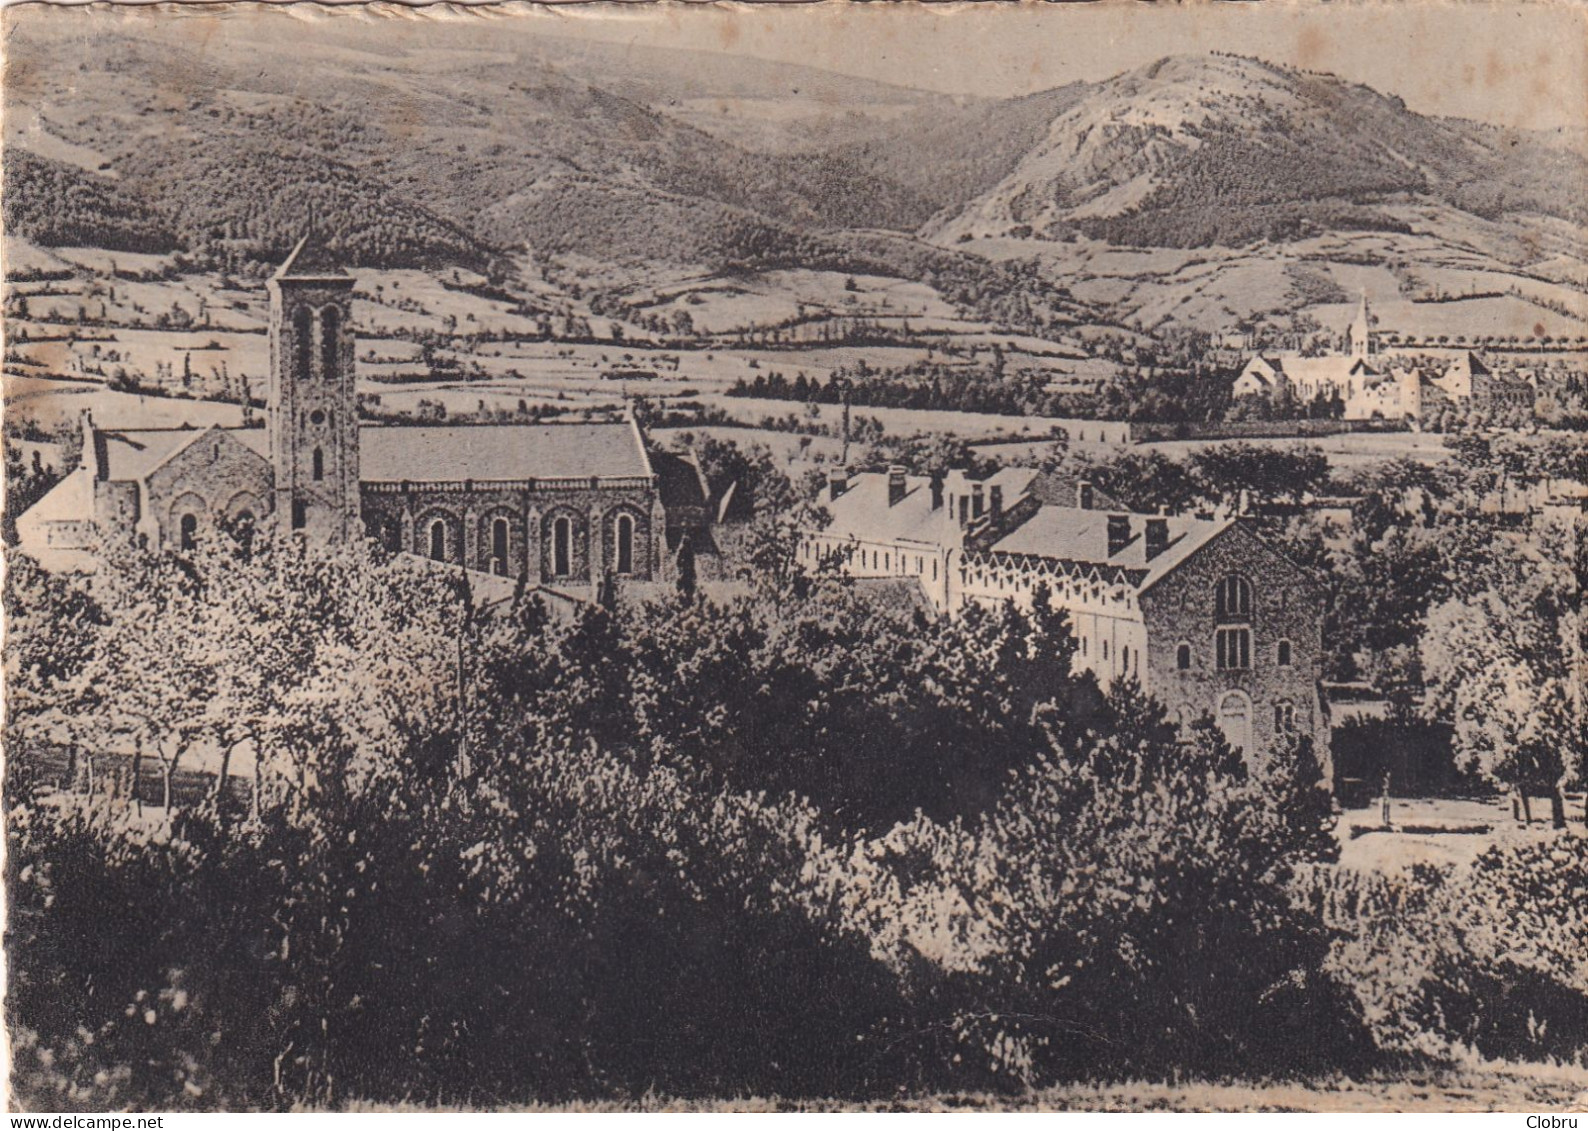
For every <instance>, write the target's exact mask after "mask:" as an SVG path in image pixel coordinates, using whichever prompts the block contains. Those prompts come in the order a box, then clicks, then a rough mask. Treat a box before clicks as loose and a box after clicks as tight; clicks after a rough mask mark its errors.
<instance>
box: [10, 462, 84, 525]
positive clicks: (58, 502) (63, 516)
mask: <svg viewBox="0 0 1588 1131" xmlns="http://www.w3.org/2000/svg"><path fill="white" fill-rule="evenodd" d="M93 516H94V483H93V479H92V477H91V476H90V475H89V473H88V469H87V468H86V467H79V468H78V469H77V470H76V471H73V472H71V473H70V474H69V475H67V476H66V478H64V479H62V480H61V481H60V482H59V483H57V484H56V485H55V486H53V487H51V488H50V489H49V490H48V491H47V492H45V494H44V497H43V498H42V499H40V500H39V501H38V502H36V503H34V504H33V505H32V506H31V507H29V508H28V509H27V510H26V511H24V512H23V513H22V514H21V515H20V516H18V518H17V524H18V527H19V528H20V527H22V526H23V525H24V524H32V523H36V522H80V521H84V520H86V519H90V518H93Z"/></svg>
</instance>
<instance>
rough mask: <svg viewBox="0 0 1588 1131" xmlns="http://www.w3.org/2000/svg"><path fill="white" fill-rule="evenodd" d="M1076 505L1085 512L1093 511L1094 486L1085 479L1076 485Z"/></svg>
mask: <svg viewBox="0 0 1588 1131" xmlns="http://www.w3.org/2000/svg"><path fill="white" fill-rule="evenodd" d="M1075 505H1076V506H1078V507H1080V508H1081V509H1082V510H1083V511H1089V510H1091V509H1092V485H1091V484H1090V483H1088V482H1087V481H1086V480H1084V479H1083V480H1081V481H1080V482H1079V483H1077V484H1076V485H1075Z"/></svg>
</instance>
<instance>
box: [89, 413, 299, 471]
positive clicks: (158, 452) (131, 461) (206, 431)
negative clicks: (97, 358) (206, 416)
mask: <svg viewBox="0 0 1588 1131" xmlns="http://www.w3.org/2000/svg"><path fill="white" fill-rule="evenodd" d="M215 433H219V434H221V435H224V436H226V437H228V438H229V439H233V440H236V441H237V442H238V443H239V444H241V445H242V446H243V447H245V448H247V449H248V450H249V451H251V452H253V453H254V454H256V455H260V456H264V457H266V458H269V447H270V437H269V436H268V435H267V434H266V432H265V430H264V429H263V428H221V427H219V426H218V425H216V426H211V427H209V428H140V429H104V430H95V432H94V443H95V445H96V448H97V451H96V455H97V457H98V466H99V469H100V478H101V479H106V480H110V481H113V482H129V481H131V482H142V481H143V480H145V479H147V478H148V477H149V476H150V475H151V474H153V473H154V472H155V471H156V470H157V469H159V468H160V467H162V466H164V465H165V464H166V463H168V462H170V461H171V460H172V459H174V458H176V456H177V455H179V454H180V453H182V452H183V451H186V450H187V448H188V447H190V446H191V445H192V444H193V443H194V442H195V441H196V440H197V439H198V438H199V437H200V436H208V435H212V434H215Z"/></svg>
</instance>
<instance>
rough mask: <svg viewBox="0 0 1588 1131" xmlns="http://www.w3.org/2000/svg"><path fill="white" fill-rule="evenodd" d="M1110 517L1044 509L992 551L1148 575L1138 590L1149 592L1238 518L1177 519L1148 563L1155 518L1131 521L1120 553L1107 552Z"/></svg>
mask: <svg viewBox="0 0 1588 1131" xmlns="http://www.w3.org/2000/svg"><path fill="white" fill-rule="evenodd" d="M1110 513H1116V514H1117V513H1120V512H1117V511H1116V512H1109V511H1100V510H1080V509H1078V508H1076V507H1042V508H1040V509H1038V511H1037V513H1036V514H1034V515H1032V516H1031V518H1030V519H1028V520H1027V521H1025V522H1023V523H1021V524H1020V525H1019V526H1017V527H1016V528H1015V529H1014V530H1012V531H1010V532H1009V533H1008V534H1006V535H1005V536H1004V537H1003V538H1001V539H999V540H998V541H997V542H995V543H994V544H993V546H992V551H993V552H994V553H1000V554H1025V555H1029V556H1032V557H1038V558H1046V559H1049V560H1052V561H1066V562H1079V563H1085V564H1091V565H1112V566H1120V567H1123V568H1125V569H1130V570H1144V571H1145V576H1144V577H1143V578H1142V580H1141V583H1140V585H1139V588H1141V589H1146V588H1148V587H1150V586H1151V585H1152V584H1153V583H1155V582H1156V581H1157V580H1158V579H1159V578H1161V577H1163V576H1164V575H1165V574H1166V573H1168V572H1169V571H1170V570H1172V569H1174V568H1175V567H1176V566H1177V565H1179V564H1180V563H1181V562H1183V561H1185V560H1186V559H1187V558H1189V557H1190V556H1191V555H1192V554H1194V553H1196V552H1197V551H1198V550H1200V549H1201V548H1202V547H1203V546H1206V545H1207V544H1208V543H1209V542H1211V541H1213V539H1214V538H1217V537H1218V536H1219V535H1220V534H1222V533H1224V531H1226V530H1228V529H1229V528H1230V527H1231V526H1233V525H1234V524H1235V520H1234V519H1203V518H1188V517H1183V516H1173V517H1170V518H1166V519H1165V520H1164V521H1165V522H1167V523H1168V524H1169V545H1168V547H1167V548H1166V549H1165V550H1163V551H1162V552H1161V553H1160V554H1159V555H1158V556H1157V557H1155V558H1153V559H1152V561H1150V562H1149V561H1148V560H1147V547H1146V524H1147V519H1148V518H1150V517H1153V516H1150V515H1140V514H1133V515H1131V516H1130V533H1131V539H1130V541H1129V542H1128V543H1126V545H1125V548H1124V549H1123V550H1121V551H1120V552H1119V553H1117V554H1113V555H1110V554H1109V552H1108V516H1109V514H1110Z"/></svg>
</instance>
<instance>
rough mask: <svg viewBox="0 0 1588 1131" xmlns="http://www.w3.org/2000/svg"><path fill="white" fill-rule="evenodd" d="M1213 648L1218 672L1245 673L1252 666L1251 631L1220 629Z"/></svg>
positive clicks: (1246, 629) (1245, 629) (1244, 629)
mask: <svg viewBox="0 0 1588 1131" xmlns="http://www.w3.org/2000/svg"><path fill="white" fill-rule="evenodd" d="M1214 646H1215V647H1214V651H1215V652H1216V654H1217V655H1218V663H1219V670H1220V671H1245V670H1246V669H1247V668H1249V667H1251V666H1252V631H1251V629H1249V628H1221V629H1219V630H1218V634H1217V636H1216V637H1215V638H1214Z"/></svg>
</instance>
